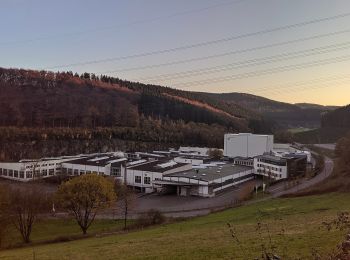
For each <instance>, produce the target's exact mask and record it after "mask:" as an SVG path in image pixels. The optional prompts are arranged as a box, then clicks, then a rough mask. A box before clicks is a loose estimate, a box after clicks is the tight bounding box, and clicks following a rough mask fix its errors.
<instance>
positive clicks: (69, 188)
mask: <svg viewBox="0 0 350 260" xmlns="http://www.w3.org/2000/svg"><path fill="white" fill-rule="evenodd" d="M115 198H116V195H115V192H114V187H113V183H112V182H111V181H109V180H107V179H106V178H104V177H102V176H100V175H95V174H88V175H81V176H79V177H77V178H74V179H71V180H70V181H67V182H65V183H63V184H61V185H60V186H59V188H58V190H57V192H56V194H55V201H56V202H57V204H58V205H59V206H61V207H62V208H64V209H66V210H67V211H69V212H70V213H72V214H73V215H74V217H75V219H76V221H77V223H78V225H79V226H80V228H81V230H82V231H83V233H84V234H86V232H87V230H88V228H89V227H90V225H91V224H92V222H93V221H94V220H95V217H96V214H97V213H98V212H99V211H100V210H101V209H104V208H107V207H110V206H111V204H112V202H113V201H114V200H115Z"/></svg>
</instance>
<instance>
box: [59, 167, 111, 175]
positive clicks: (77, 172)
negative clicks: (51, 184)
mask: <svg viewBox="0 0 350 260" xmlns="http://www.w3.org/2000/svg"><path fill="white" fill-rule="evenodd" d="M62 174H64V175H70V176H79V175H84V174H96V175H104V174H105V173H104V172H97V171H84V170H78V169H71V168H62Z"/></svg>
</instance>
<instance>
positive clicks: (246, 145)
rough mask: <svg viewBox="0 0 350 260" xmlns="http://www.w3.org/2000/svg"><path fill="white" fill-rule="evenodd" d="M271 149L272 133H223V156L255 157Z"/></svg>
mask: <svg viewBox="0 0 350 260" xmlns="http://www.w3.org/2000/svg"><path fill="white" fill-rule="evenodd" d="M272 150H273V135H255V134H250V133H240V134H225V137H224V156H226V157H229V158H235V157H255V156H258V155H262V154H264V153H269V152H271V151H272Z"/></svg>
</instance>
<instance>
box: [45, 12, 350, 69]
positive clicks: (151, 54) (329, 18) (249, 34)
mask: <svg viewBox="0 0 350 260" xmlns="http://www.w3.org/2000/svg"><path fill="white" fill-rule="evenodd" d="M348 16H350V13H343V14H339V15H335V16H330V17H325V18H319V19H314V20H310V21H304V22H301V23H295V24H290V25H285V26H280V27H275V28H270V29H265V30H262V31H256V32H252V33H246V34H240V35H234V36H230V37H226V38H221V39H217V40H212V41H206V42H200V43H195V44H189V45H183V46H180V47H175V48H170V49H163V50H155V51H150V52H144V53H138V54H132V55H126V56H119V57H113V58H106V59H99V60H91V61H84V62H77V63H70V64H65V65H57V66H52V67H48V68H45V69H46V70H52V69H60V68H66V67H77V66H85V65H91V64H99V63H106V62H112V61H120V60H128V59H135V58H141V57H147V56H153V55H159V54H166V53H172V52H177V51H183V50H188V49H192V48H198V47H204V46H209V45H213V44H218V43H223V42H229V41H234V40H238V39H243V38H248V37H253V36H258V35H264V34H268V33H273V32H278V31H283V30H289V29H294V28H298V27H302V26H307V25H311V24H316V23H320V22H326V21H331V20H336V19H341V18H345V17H348Z"/></svg>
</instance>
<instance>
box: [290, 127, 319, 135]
mask: <svg viewBox="0 0 350 260" xmlns="http://www.w3.org/2000/svg"><path fill="white" fill-rule="evenodd" d="M311 130H314V129H313V128H305V127H298V128H290V129H288V132H290V133H292V134H297V133H302V132H307V131H311Z"/></svg>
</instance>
